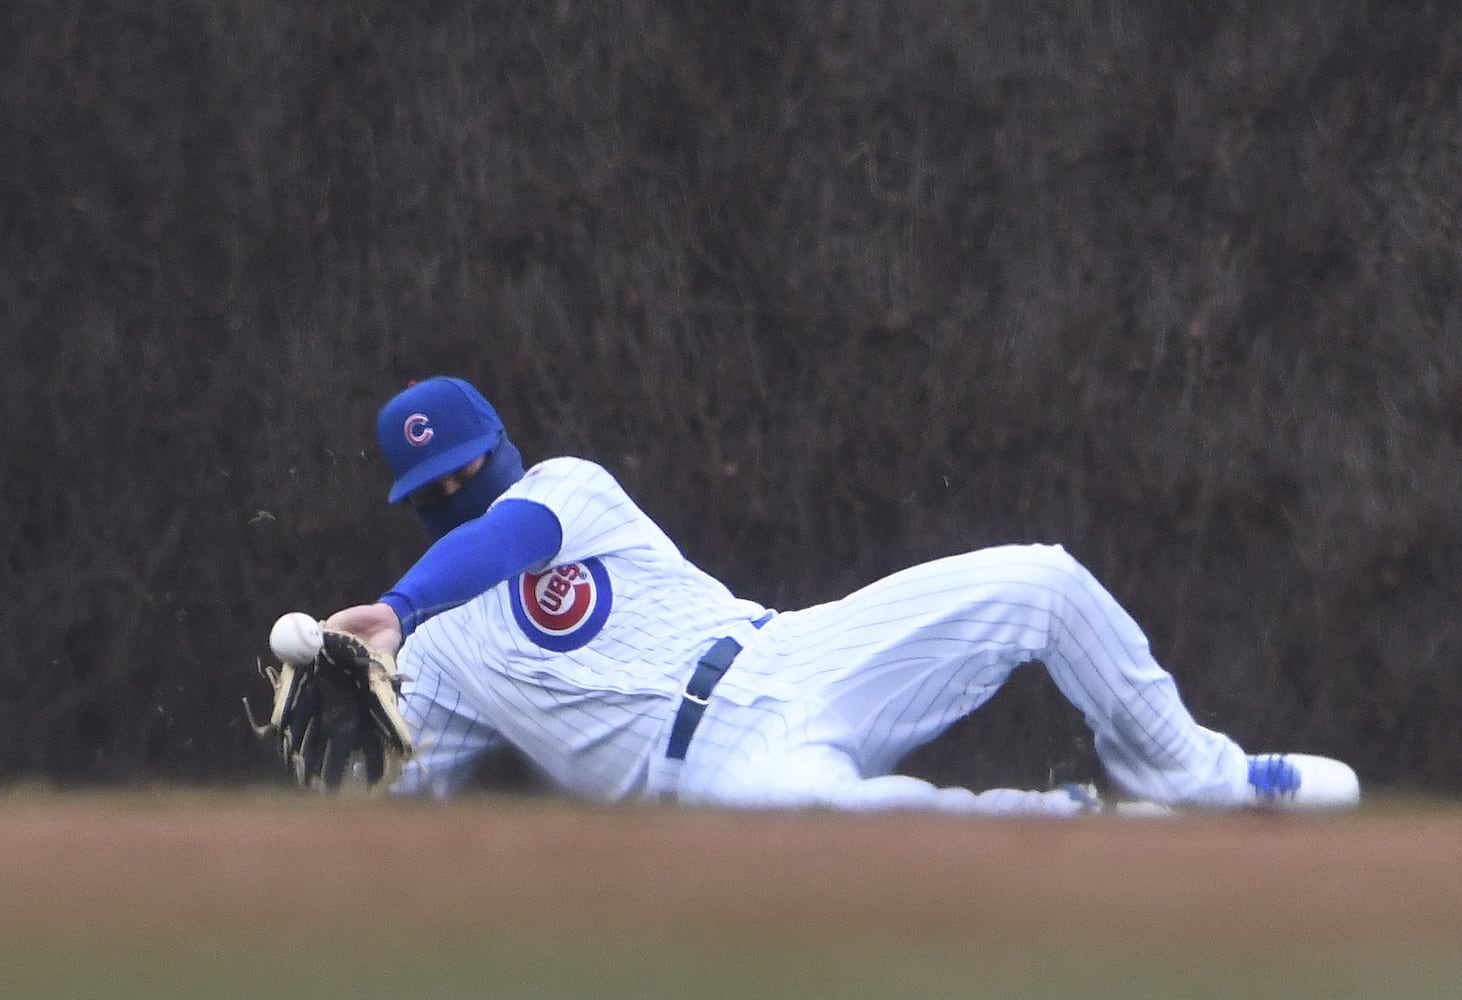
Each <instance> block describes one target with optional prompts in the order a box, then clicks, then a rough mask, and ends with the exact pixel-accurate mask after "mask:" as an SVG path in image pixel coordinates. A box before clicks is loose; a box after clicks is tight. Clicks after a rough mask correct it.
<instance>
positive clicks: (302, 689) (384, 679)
mask: <svg viewBox="0 0 1462 1000" xmlns="http://www.w3.org/2000/svg"><path fill="white" fill-rule="evenodd" d="M324 640H325V641H324V646H323V648H322V649H321V650H320V653H319V655H318V656H316V657H315V659H314V662H312V663H306V664H304V665H303V666H293V665H291V664H288V663H282V664H280V665H279V666H277V667H274V666H269V667H265V666H261V667H260V670H259V672H260V674H262V675H263V677H264V679H265V680H267V681H268V682H269V683H270V685H271V686H272V687H273V688H274V708H273V710H272V711H271V712H270V715H269V721H268V722H267V723H262V724H260V723H257V722H255V721H254V717H253V712H252V711H251V710H250V709H249V703H248V699H247V698H246V699H244V710H245V711H246V712H248V715H249V723H250V725H252V726H253V727H254V731H255V732H256V733H258V734H259V735H260V736H262V737H266V738H269V739H272V740H274V741H275V742H276V744H277V746H278V749H279V755H280V756H281V757H283V758H284V762H285V763H286V764H287V765H289V767H290V769H291V770H292V771H293V772H294V777H295V781H296V782H298V783H299V784H300V786H301V787H304V788H315V789H319V790H321V791H330V792H333V791H336V790H338V789H340V788H341V786H342V784H344V783H345V782H346V779H347V778H349V779H351V781H352V782H359V783H361V784H363V785H364V787H365V789H366V790H367V791H369V792H379V791H384V790H385V789H386V788H388V787H389V786H390V785H391V783H392V782H393V781H395V780H396V777H397V776H398V775H399V774H400V773H401V768H402V765H403V764H405V763H406V761H407V760H409V759H410V758H411V752H412V747H411V733H410V731H409V730H408V729H407V727H406V721H405V720H404V719H403V718H402V717H401V712H400V709H399V708H398V707H397V700H398V699H399V698H400V695H401V682H402V681H403V680H404V678H403V677H401V675H399V674H397V673H396V661H395V659H394V658H393V657H392V656H391V655H390V654H389V653H384V652H382V651H380V650H376V649H371V648H370V647H369V646H367V645H366V644H365V643H363V642H361V641H360V640H359V639H357V638H356V637H355V636H353V635H349V634H348V633H345V632H334V631H331V630H329V629H326V630H325V631H324Z"/></svg>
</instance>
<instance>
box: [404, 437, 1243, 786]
mask: <svg viewBox="0 0 1462 1000" xmlns="http://www.w3.org/2000/svg"><path fill="white" fill-rule="evenodd" d="M504 496H505V497H521V498H524V499H529V500H534V501H537V502H539V503H542V504H544V505H546V506H547V507H549V508H550V509H551V510H553V511H554V513H555V514H556V515H557V516H558V518H559V521H560V523H561V524H562V526H563V531H564V541H563V546H562V549H561V550H560V552H559V553H558V555H557V556H556V558H555V559H554V560H553V564H554V565H555V566H562V565H566V564H572V563H580V562H583V561H584V560H587V559H590V558H591V557H594V558H598V559H599V560H601V561H602V564H603V567H604V569H605V570H606V571H607V574H608V579H609V580H610V581H611V584H612V590H613V605H612V609H611V611H610V613H609V615H608V617H607V619H606V620H605V622H604V625H603V629H602V631H600V632H598V633H596V634H594V635H593V638H592V639H590V640H589V641H588V642H587V643H586V644H584V645H583V646H582V647H581V648H577V649H573V650H571V651H569V652H562V653H556V652H552V651H550V650H548V649H545V648H544V647H543V646H542V645H540V644H538V643H536V642H535V641H534V638H533V636H532V635H531V634H529V633H528V632H525V630H524V628H523V627H520V625H519V623H518V621H515V619H514V616H513V613H512V610H511V607H510V603H511V602H510V597H509V594H510V588H511V587H512V585H513V581H508V582H506V583H504V584H502V585H499V586H498V587H495V588H493V589H492V590H490V591H488V592H487V593H485V594H482V595H480V596H478V597H477V598H475V599H473V600H472V601H469V602H468V603H466V604H464V605H462V606H461V607H458V608H455V609H453V610H451V611H447V612H445V613H443V614H441V615H438V616H437V617H435V618H433V619H431V620H430V621H428V622H426V623H425V624H424V625H422V626H421V627H420V628H419V629H417V631H416V632H415V633H414V634H413V635H412V636H411V637H410V639H408V641H407V643H406V645H405V646H404V647H403V649H402V651H401V655H400V656H399V657H398V663H399V664H400V666H401V669H402V671H403V672H404V673H406V674H408V675H411V676H413V677H414V678H415V681H414V682H413V683H411V684H409V685H408V686H407V688H406V698H405V703H406V713H407V719H408V721H409V722H410V723H411V724H412V726H413V727H414V728H415V729H416V731H417V732H418V734H419V738H418V742H419V751H420V752H419V755H418V759H417V761H415V762H414V763H413V764H412V766H411V767H410V768H409V769H408V771H407V773H406V774H405V775H404V776H403V787H405V788H408V789H413V790H414V789H431V790H434V791H437V792H439V793H444V794H445V793H447V792H450V791H451V790H453V789H454V788H455V787H457V785H458V784H459V783H460V781H461V779H462V776H463V775H464V774H465V773H466V769H467V768H468V767H469V766H470V765H471V764H472V763H473V762H474V761H475V760H476V758H477V757H478V756H479V755H480V754H482V753H484V752H487V751H489V750H490V749H492V748H493V747H494V746H497V745H499V741H501V740H503V739H506V740H508V741H510V742H511V743H513V744H514V745H516V746H517V747H518V748H519V749H520V750H522V751H523V752H524V753H525V754H526V755H527V756H528V757H529V758H530V759H532V760H533V761H534V762H535V763H536V764H537V765H538V766H539V767H540V768H541V769H542V770H543V771H544V772H545V773H546V774H547V775H548V776H549V777H550V778H552V779H553V780H554V781H555V782H557V783H558V784H559V785H561V786H562V787H563V788H564V789H566V790H568V791H570V792H572V793H575V794H577V795H580V796H584V797H587V798H591V799H596V800H602V801H616V800H620V799H623V798H626V797H630V796H638V795H652V796H657V795H673V796H677V797H679V798H680V799H681V800H682V801H688V802H697V803H709V804H721V805H737V806H755V807H767V806H808V805H825V806H836V807H844V808H886V807H891V806H897V807H921V808H935V809H950V810H957V811H973V812H981V811H985V812H1009V811H1029V812H1063V811H1071V810H1072V809H1073V808H1074V806H1073V804H1072V802H1071V800H1070V797H1069V796H1065V795H1064V793H1057V794H1055V795H1050V794H1047V795H1042V794H1038V793H1026V792H1017V791H1013V790H1008V789H1001V790H995V791H992V792H987V793H984V794H976V793H974V792H971V791H968V790H966V789H958V788H954V789H936V788H934V787H933V786H931V785H928V784H926V783H924V782H921V781H918V780H916V779H913V778H910V777H905V776H899V775H889V774H888V771H889V769H891V768H892V767H893V766H895V765H896V763H897V762H898V760H899V759H901V758H902V757H903V756H904V755H905V754H907V753H908V752H909V751H911V750H913V749H914V748H915V747H917V746H920V745H922V744H923V743H926V742H928V741H929V740H931V739H932V738H934V737H935V736H937V735H938V734H939V733H940V732H942V731H943V730H944V729H946V728H947V727H948V726H949V725H950V724H951V723H953V722H954V721H955V720H957V719H959V718H961V717H962V716H964V715H967V714H968V713H970V712H972V711H974V710H975V709H976V708H978V707H979V706H980V705H981V704H983V703H984V702H985V701H986V700H987V699H989V698H990V697H991V696H992V695H993V694H994V693H995V691H997V690H998V689H999V687H1000V686H1001V684H1003V683H1004V682H1005V680H1006V679H1007V678H1008V677H1009V675H1010V673H1011V672H1012V671H1013V670H1014V669H1015V668H1016V667H1017V666H1019V665H1020V664H1022V663H1025V662H1028V661H1031V660H1039V661H1041V662H1042V663H1044V664H1045V665H1046V668H1047V670H1048V671H1049V672H1050V674H1051V676H1052V678H1053V679H1054V681H1055V682H1056V684H1057V685H1058V687H1059V688H1060V690H1061V691H1062V692H1063V694H1065V696H1066V697H1067V698H1068V699H1070V700H1071V701H1072V703H1073V704H1075V705H1076V706H1077V707H1078V708H1079V709H1080V710H1081V712H1082V713H1083V715H1084V716H1085V718H1086V720H1087V723H1088V725H1090V726H1091V728H1092V730H1093V732H1094V733H1095V735H1096V746H1097V750H1098V753H1099V754H1100V755H1101V758H1102V760H1103V762H1104V763H1105V765H1106V767H1107V769H1108V771H1109V772H1110V773H1111V775H1112V777H1113V778H1114V779H1115V780H1116V781H1117V782H1118V783H1119V784H1120V785H1122V786H1123V787H1125V788H1126V789H1127V790H1128V791H1130V792H1131V793H1133V794H1135V795H1137V796H1140V797H1143V798H1148V799H1153V800H1156V801H1161V802H1177V801H1186V802H1209V803H1214V804H1225V803H1230V802H1236V801H1240V800H1242V797H1243V795H1244V794H1245V791H1246V788H1245V778H1246V775H1247V761H1246V758H1245V757H1244V754H1243V751H1242V750H1241V749H1240V748H1239V747H1238V746H1236V745H1235V744H1234V743H1233V742H1232V741H1231V740H1229V739H1228V738H1227V737H1225V736H1222V735H1221V734H1218V733H1214V732H1211V731H1209V730H1207V729H1204V728H1203V727H1200V726H1199V725H1197V723H1196V722H1195V721H1194V720H1193V718H1192V717H1191V715H1190V714H1189V713H1188V711H1187V709H1186V708H1185V707H1184V706H1183V704H1182V702H1181V700H1180V698H1179V696H1178V693H1177V691H1176V689H1175V687H1174V685H1173V682H1172V679H1171V677H1169V676H1168V674H1167V673H1166V672H1165V671H1163V670H1162V668H1161V667H1160V666H1159V665H1158V664H1157V663H1156V661H1155V660H1154V659H1153V657H1152V655H1151V653H1150V652H1149V650H1148V643H1147V640H1146V638H1145V636H1144V635H1143V634H1142V631H1141V629H1140V628H1139V627H1138V626H1137V624H1136V623H1135V622H1133V621H1132V619H1131V618H1130V616H1128V615H1127V614H1126V612H1125V611H1123V610H1122V609H1121V608H1120V607H1119V606H1118V605H1117V603H1116V601H1115V600H1114V599H1113V598H1112V597H1111V595H1110V594H1108V593H1107V592H1106V590H1105V589H1103V588H1102V587H1101V586H1100V585H1099V584H1098V583H1097V581H1096V580H1094V579H1093V578H1092V577H1091V575H1090V574H1089V573H1088V572H1087V571H1086V570H1085V569H1083V568H1082V567H1081V566H1080V565H1079V564H1078V563H1077V562H1076V561H1075V560H1074V559H1072V558H1071V557H1070V556H1069V555H1068V554H1067V553H1066V552H1065V551H1064V550H1063V549H1061V548H1060V547H1058V546H1007V547H1001V548H995V549H987V550H982V551H979V552H974V553H968V554H965V555H960V556H953V557H950V558H947V559H942V560H937V561H935V562H931V563H926V564H924V565H921V566H916V567H913V568H911V569H908V570H904V571H902V572H900V573H896V574H893V575H892V576H889V577H887V578H885V579H883V580H880V581H878V582H876V583H874V584H872V585H870V586H868V587H865V588H863V589H861V590H859V591H856V592H855V593H853V594H850V595H848V596H847V597H845V598H843V599H841V600H838V601H834V602H831V603H828V604H823V605H818V606H816V607H812V608H808V609H805V610H802V611H794V612H787V613H783V614H780V615H777V616H776V617H774V618H773V620H772V621H771V622H770V623H769V624H768V625H767V626H766V627H765V628H764V629H761V630H760V631H758V630H755V629H753V628H752V627H751V624H750V621H751V619H753V618H755V617H757V616H759V615H760V614H761V613H762V611H763V609H762V608H761V607H760V606H758V605H756V604H755V603H753V602H750V601H744V600H739V599H737V598H735V597H734V596H733V595H731V594H730V592H729V591H727V590H726V588H725V587H724V586H723V585H722V584H720V583H719V582H718V581H716V580H714V579H713V578H712V577H710V576H708V575H707V574H705V573H704V572H702V571H701V570H699V569H697V568H696V567H695V566H693V565H691V564H690V563H689V562H688V561H686V560H685V559H684V557H683V556H682V555H681V554H680V552H679V551H678V550H677V549H676V547H675V545H674V544H673V543H672V542H671V541H670V539H669V538H667V537H666V536H665V534H664V533H663V532H662V531H661V530H660V529H659V528H658V527H657V526H656V525H655V524H654V523H653V522H652V521H650V519H649V518H648V517H646V516H645V514H644V513H643V512H642V511H640V510H639V508H638V507H636V506H635V504H634V503H633V502H632V501H631V500H630V499H629V497H628V496H627V495H626V494H625V493H624V491H623V490H622V489H621V488H620V486H619V485H618V483H616V482H615V480H614V479H613V478H612V477H611V476H610V475H609V474H608V473H607V472H606V471H605V470H603V469H602V468H600V467H599V466H597V465H594V464H592V463H589V462H585V461H582V460H579V459H571V458H561V459H552V460H550V461H548V462H544V463H542V464H540V465H538V466H535V467H534V468H533V469H532V470H530V472H529V474H528V475H527V476H526V477H525V478H524V479H523V480H522V481H521V482H520V483H518V484H517V485H515V486H514V487H513V488H512V489H510V490H509V491H508V492H507V493H506V494H504ZM547 568H548V567H535V568H534V569H535V570H544V569H547ZM726 634H732V635H735V636H736V637H737V638H738V639H739V640H741V642H742V644H743V646H744V647H745V649H744V651H743V652H742V653H741V655H740V657H739V658H738V659H737V660H736V661H735V663H733V664H732V666H731V668H730V670H729V671H728V672H727V673H726V675H725V677H724V678H723V679H722V681H721V683H720V685H719V686H718V687H717V688H716V689H715V692H714V693H713V695H712V696H711V699H710V704H709V707H708V708H707V710H706V713H705V716H704V718H703V719H702V721H701V724H700V727H699V729H698V730H697V731H696V734H695V737H694V739H693V740H692V741H691V744H690V750H689V753H688V754H687V757H686V759H685V761H684V762H683V764H682V763H680V762H675V761H667V760H666V759H665V744H666V739H667V733H668V729H669V724H670V720H671V717H672V716H673V713H674V711H675V710H676V708H677V707H678V705H679V700H680V693H681V690H682V688H683V686H684V684H685V683H686V681H687V679H688V678H689V675H690V670H691V666H692V664H693V663H694V661H695V659H696V656H697V655H698V654H699V653H700V652H702V651H703V650H704V649H705V647H706V646H708V645H709V644H710V642H711V641H713V640H714V639H715V638H716V637H718V636H721V635H726Z"/></svg>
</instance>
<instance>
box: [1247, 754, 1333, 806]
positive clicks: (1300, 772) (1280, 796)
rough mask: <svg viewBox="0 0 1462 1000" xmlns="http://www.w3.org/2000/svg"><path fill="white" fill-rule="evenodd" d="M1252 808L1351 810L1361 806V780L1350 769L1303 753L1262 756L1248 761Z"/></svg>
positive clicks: (1251, 757) (1256, 756)
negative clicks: (1255, 806)
mask: <svg viewBox="0 0 1462 1000" xmlns="http://www.w3.org/2000/svg"><path fill="white" fill-rule="evenodd" d="M1249 802H1250V804H1251V805H1257V806H1266V807H1270V808H1275V809H1286V810H1296V811H1304V810H1325V809H1352V808H1354V807H1355V805H1356V804H1357V803H1358V802H1360V779H1359V778H1357V777H1356V774H1355V771H1353V770H1352V769H1351V768H1350V765H1348V764H1343V763H1341V762H1340V761H1338V760H1334V759H1332V758H1330V757H1316V756H1314V755H1312V754H1303V753H1261V754H1253V755H1251V756H1250V757H1249Z"/></svg>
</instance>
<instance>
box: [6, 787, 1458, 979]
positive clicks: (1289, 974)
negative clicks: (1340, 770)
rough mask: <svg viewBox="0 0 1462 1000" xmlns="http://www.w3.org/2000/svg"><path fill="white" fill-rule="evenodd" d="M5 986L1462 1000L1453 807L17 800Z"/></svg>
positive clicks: (10, 814)
mask: <svg viewBox="0 0 1462 1000" xmlns="http://www.w3.org/2000/svg"><path fill="white" fill-rule="evenodd" d="M0 842H3V845H4V850H5V856H6V857H7V858H8V861H7V863H6V866H5V868H4V869H3V871H4V884H3V886H0V891H3V898H4V910H3V912H4V921H5V926H4V932H5V933H4V936H3V939H0V940H3V941H4V942H5V943H4V944H3V945H0V969H3V970H4V972H3V983H4V989H3V990H0V994H3V995H6V996H17V997H20V996H24V997H57V998H60V997H67V998H73V997H117V998H132V997H138V998H142V997H145V998H148V1000H155V998H159V997H250V998H257V997H263V996H269V997H273V996H281V997H299V998H306V997H308V998H314V997H342V998H344V997H349V998H356V1000H366V998H375V997H382V998H387V997H391V998H401V997H594V998H602V1000H610V998H619V997H626V998H628V997H677V998H683V997H882V996H888V997H949V996H981V997H1105V996H1112V997H1134V998H1147V997H1152V998H1157V997H1163V998H1172V997H1357V998H1361V997H1366V998H1374V997H1387V998H1420V997H1438V998H1441V997H1456V996H1462V814H1459V813H1458V811H1457V810H1456V809H1455V808H1453V807H1451V806H1426V805H1419V804H1408V805H1397V804H1392V805H1391V806H1388V807H1385V808H1380V807H1370V808H1367V809H1366V810H1363V811H1362V812H1360V813H1358V814H1354V815H1350V816H1344V817H1331V818H1318V817H1316V818H1304V817H1277V816H1260V815H1252V814H1251V815H1242V816H1230V817H1185V818H1181V819H1171V820H1142V821H1137V820H1127V821H1122V820H1116V819H1093V820H1081V821H1074V822H1073V821H1057V822H1049V821H1048V822H1030V821H1021V822H1012V821H990V820H976V821H971V820H956V819H950V818H943V817H929V816H916V815H896V816H870V817H856V816H839V815H827V814H811V815H755V814H710V813H696V812H688V811H680V810H669V809H619V810H601V809H590V808H584V807H581V806H574V805H569V804H566V803H562V802H557V801H552V800H543V801H525V800H519V799H494V798H480V799H470V800H466V801H464V802H461V803H459V804H454V805H452V806H449V807H447V806H433V805H425V804H401V803H359V802H356V803H350V802H325V801H321V800H318V799H313V798H303V797H295V796H277V795H274V794H269V793H245V794H238V795H225V794H210V795H206V796H201V797H196V796H184V795H180V794H168V793H151V794H145V795H139V796H136V797H124V796H116V795H108V796H80V797H65V796H49V795H37V794H32V793H27V794H12V795H11V796H9V797H0Z"/></svg>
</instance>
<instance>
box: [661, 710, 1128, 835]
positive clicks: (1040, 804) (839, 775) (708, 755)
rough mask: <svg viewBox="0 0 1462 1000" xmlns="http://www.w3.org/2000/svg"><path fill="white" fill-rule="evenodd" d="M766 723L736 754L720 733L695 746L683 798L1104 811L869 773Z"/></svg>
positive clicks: (1033, 812) (804, 805) (759, 804)
mask: <svg viewBox="0 0 1462 1000" xmlns="http://www.w3.org/2000/svg"><path fill="white" fill-rule="evenodd" d="M735 714H737V710H735V709H733V710H732V711H731V712H730V713H722V714H721V716H720V717H719V718H718V719H717V721H716V722H713V723H712V724H711V727H710V728H713V729H714V728H716V727H717V726H718V725H728V724H729V725H733V726H734V725H737V723H735V722H734V721H733V720H732V719H730V718H727V717H726V716H727V715H732V716H734V715H735ZM747 721H751V720H750V717H749V716H748V719H747ZM765 721H766V720H765V719H761V720H758V721H757V722H756V723H754V724H756V725H758V727H759V728H762V729H763V732H761V733H759V734H758V735H757V736H756V737H753V738H751V739H743V741H741V742H740V743H739V744H738V743H735V742H733V743H728V744H727V745H726V747H725V749H726V750H728V751H729V752H722V750H718V749H717V748H716V745H715V743H714V742H713V741H714V740H715V737H714V736H712V742H702V743H700V744H699V745H696V744H692V748H691V751H690V754H689V756H688V758H687V760H686V762H685V769H684V770H683V771H682V772H681V775H680V780H679V782H678V787H677V794H676V797H677V799H678V801H679V802H680V803H682V804H684V805H692V806H714V807H722V808H740V809H837V810H842V811H853V812H887V811H896V810H913V811H934V812H948V813H961V814H965V815H980V816H1076V815H1081V814H1083V813H1089V812H1093V811H1096V810H1097V809H1099V808H1100V803H1099V802H1098V801H1097V800H1095V799H1094V798H1093V797H1091V796H1090V794H1089V793H1085V792H1084V791H1082V790H1075V789H1065V788H1061V789H1055V790H1053V791H1048V792H1036V791H1024V790H1020V789H1014V788H995V789H990V790H988V791H983V792H974V791H971V790H970V789H967V788H960V787H939V786H936V785H933V784H931V783H930V782H927V781H923V780H921V779H918V778H914V777H911V776H908V775H902V774H890V775H881V776H876V777H871V778H869V777H864V776H863V774H862V772H861V771H860V769H859V768H858V766H857V765H856V764H855V763H854V761H853V759H852V758H851V757H850V756H849V755H848V754H847V753H844V752H843V751H841V750H838V749H836V748H834V747H828V746H811V745H802V746H799V747H783V746H780V745H778V743H777V741H776V740H775V738H774V737H773V738H772V739H766V738H764V737H767V736H769V735H771V731H773V730H775V729H776V728H777V727H776V726H769V727H767V726H762V725H761V723H763V722H765ZM743 732H745V731H744V730H743ZM698 735H699V734H698ZM708 735H710V734H708ZM746 748H758V749H751V750H750V751H749V752H747V749H746Z"/></svg>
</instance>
